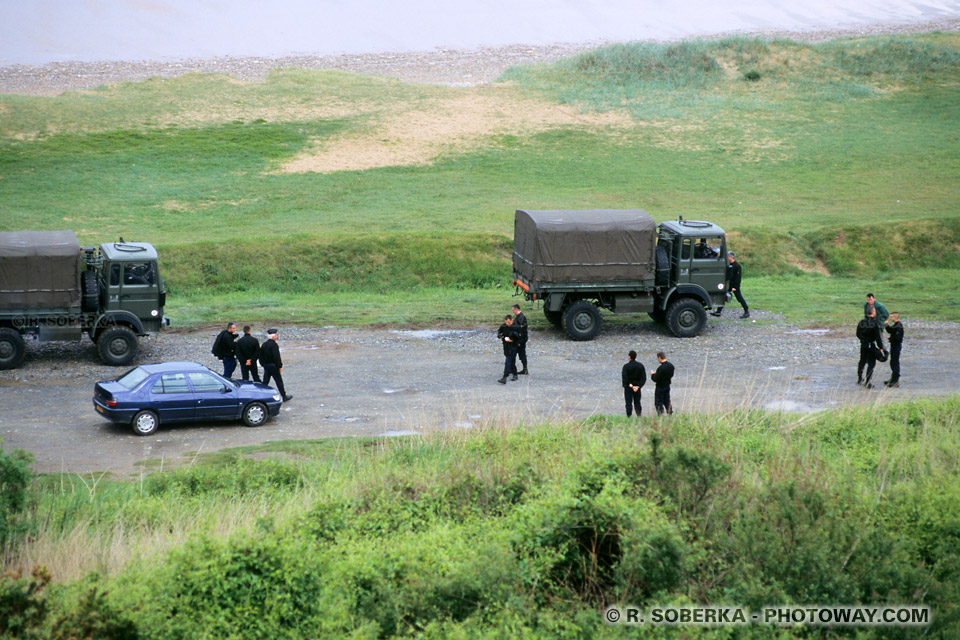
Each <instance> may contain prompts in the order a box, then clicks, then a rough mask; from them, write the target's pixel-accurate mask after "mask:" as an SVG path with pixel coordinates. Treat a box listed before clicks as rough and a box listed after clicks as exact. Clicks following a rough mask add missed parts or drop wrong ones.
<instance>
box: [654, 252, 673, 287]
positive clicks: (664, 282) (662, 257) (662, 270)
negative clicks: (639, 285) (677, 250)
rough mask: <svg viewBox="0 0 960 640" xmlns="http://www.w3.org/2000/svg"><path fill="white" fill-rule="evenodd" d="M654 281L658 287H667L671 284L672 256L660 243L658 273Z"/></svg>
mask: <svg viewBox="0 0 960 640" xmlns="http://www.w3.org/2000/svg"><path fill="white" fill-rule="evenodd" d="M653 283H654V284H655V285H656V286H658V287H666V286H668V285H669V284H670V256H668V255H667V250H666V249H664V248H663V247H661V246H660V245H657V274H656V276H654V281H653Z"/></svg>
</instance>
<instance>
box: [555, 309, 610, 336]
mask: <svg viewBox="0 0 960 640" xmlns="http://www.w3.org/2000/svg"><path fill="white" fill-rule="evenodd" d="M602 325H603V318H602V317H601V316H600V309H598V308H597V305H595V304H593V303H592V302H587V301H586V300H581V301H579V302H574V303H573V304H572V305H570V306H569V307H567V309H566V310H565V311H564V312H563V331H564V333H566V334H567V336H568V337H569V338H570V339H571V340H576V341H578V342H582V341H584V340H593V339H594V338H596V337H597V335H599V334H600V329H601V328H602Z"/></svg>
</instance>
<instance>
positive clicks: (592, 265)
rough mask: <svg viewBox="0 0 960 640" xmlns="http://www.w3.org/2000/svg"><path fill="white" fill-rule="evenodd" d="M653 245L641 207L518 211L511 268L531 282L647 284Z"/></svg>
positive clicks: (653, 229) (653, 231)
mask: <svg viewBox="0 0 960 640" xmlns="http://www.w3.org/2000/svg"><path fill="white" fill-rule="evenodd" d="M656 242H657V223H656V222H654V221H653V218H651V217H650V215H649V214H647V213H646V212H645V211H643V210H641V209H589V210H582V211H578V210H565V209H558V210H540V211H536V210H525V209H518V210H517V212H516V216H515V218H514V235H513V270H514V271H515V272H516V273H518V274H519V275H520V276H522V277H523V279H525V280H526V281H527V282H537V283H566V282H623V281H634V280H652V279H653V278H654V277H655V275H656V267H657V265H656V253H655V252H656Z"/></svg>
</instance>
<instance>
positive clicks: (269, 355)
mask: <svg viewBox="0 0 960 640" xmlns="http://www.w3.org/2000/svg"><path fill="white" fill-rule="evenodd" d="M260 364H262V365H263V384H270V378H273V379H274V380H276V381H277V391H279V392H280V396H281V397H282V398H283V401H284V402H287V401H288V400H293V396H288V395H287V391H286V389H284V388H283V376H282V375H280V374H281V373H282V372H283V360H281V359H280V345H278V344H277V330H276V329H267V339H266V340H264V342H263V344H262V345H261V346H260Z"/></svg>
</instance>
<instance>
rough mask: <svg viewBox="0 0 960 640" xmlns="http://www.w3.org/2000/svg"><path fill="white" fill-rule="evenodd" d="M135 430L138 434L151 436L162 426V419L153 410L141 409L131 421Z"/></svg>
mask: <svg viewBox="0 0 960 640" xmlns="http://www.w3.org/2000/svg"><path fill="white" fill-rule="evenodd" d="M130 426H131V427H133V432H134V433H135V434H137V435H138V436H149V435H151V434H153V433H154V432H155V431H156V430H157V427H159V426H160V419H159V418H157V414H155V413H154V412H153V411H146V410H144V411H140V412H138V413H137V415H135V416H133V420H131V421H130Z"/></svg>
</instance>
